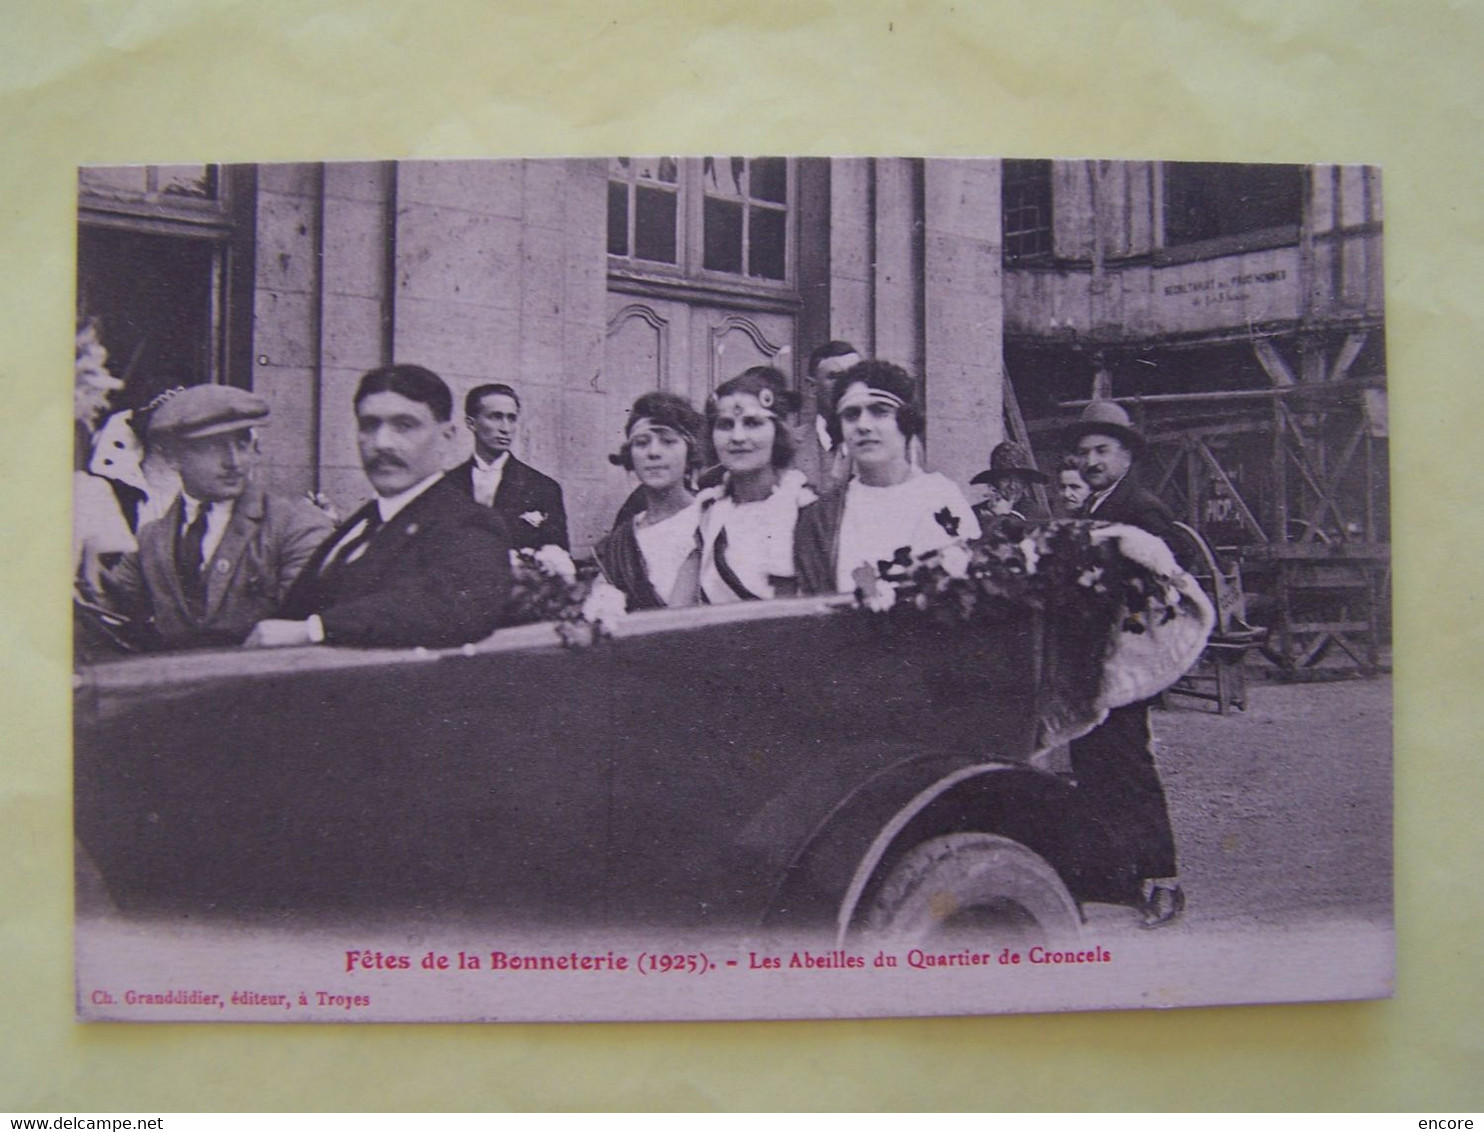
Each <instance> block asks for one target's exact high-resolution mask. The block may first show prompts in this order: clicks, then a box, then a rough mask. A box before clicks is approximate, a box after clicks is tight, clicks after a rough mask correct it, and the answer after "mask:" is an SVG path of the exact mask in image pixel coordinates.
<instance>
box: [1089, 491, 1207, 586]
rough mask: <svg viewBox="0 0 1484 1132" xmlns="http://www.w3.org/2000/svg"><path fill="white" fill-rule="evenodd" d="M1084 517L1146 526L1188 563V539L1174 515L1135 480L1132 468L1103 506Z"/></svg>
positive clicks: (1104, 521) (1181, 561)
mask: <svg viewBox="0 0 1484 1132" xmlns="http://www.w3.org/2000/svg"><path fill="white" fill-rule="evenodd" d="M1083 518H1086V519H1093V520H1096V521H1098V522H1102V523H1127V524H1128V525H1129V526H1131V527H1138V528H1140V529H1141V530H1146V531H1148V532H1149V533H1150V534H1152V535H1156V536H1158V537H1159V538H1160V539H1162V540H1164V543H1165V545H1166V546H1168V547H1169V548H1170V550H1171V551H1173V552H1174V554H1175V556H1176V558H1177V559H1179V560H1180V565H1181V566H1186V567H1188V566H1189V563H1187V562H1186V561H1185V560H1184V559H1185V554H1184V549H1183V548H1184V547H1185V540H1184V539H1182V538H1180V536H1179V535H1178V533H1177V532H1176V529H1175V517H1174V516H1173V515H1172V514H1170V509H1169V508H1168V507H1166V506H1165V505H1164V503H1163V502H1161V500H1160V498H1159V496H1157V495H1155V494H1154V493H1153V492H1151V491H1145V490H1144V489H1143V488H1142V487H1140V486H1139V485H1138V484H1137V483H1136V482H1135V481H1134V473H1133V471H1132V470H1131V471H1130V472H1129V474H1128V475H1126V476H1124V477H1123V479H1122V480H1120V481H1119V484H1118V486H1117V487H1115V488H1114V489H1113V491H1112V493H1111V494H1110V495H1109V496H1108V498H1107V499H1105V500H1103V502H1102V506H1100V507H1099V508H1098V509H1097V510H1096V511H1094V512H1092V513H1091V514H1084V515H1083Z"/></svg>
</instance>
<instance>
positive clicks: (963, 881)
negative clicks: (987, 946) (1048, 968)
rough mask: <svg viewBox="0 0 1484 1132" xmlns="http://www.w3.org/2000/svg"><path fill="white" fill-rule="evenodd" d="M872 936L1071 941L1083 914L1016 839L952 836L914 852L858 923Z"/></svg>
mask: <svg viewBox="0 0 1484 1132" xmlns="http://www.w3.org/2000/svg"><path fill="white" fill-rule="evenodd" d="M859 922H860V925H861V929H862V931H863V933H864V934H865V935H867V936H870V937H881V938H883V939H885V938H892V939H897V940H914V941H925V940H929V939H951V938H953V937H960V936H961V937H964V938H972V939H974V940H976V941H981V942H982V941H984V940H985V939H986V938H990V939H994V940H995V941H997V942H998V941H1001V940H1003V941H1004V942H1006V943H1012V942H1022V943H1025V944H1026V945H1030V944H1033V943H1041V944H1045V945H1052V944H1058V943H1063V942H1071V941H1072V940H1075V939H1076V937H1077V935H1078V933H1079V932H1080V930H1081V927H1082V914H1081V912H1080V911H1079V909H1078V907H1077V902H1076V901H1075V900H1074V899H1073V898H1072V894H1071V893H1070V892H1068V891H1067V886H1066V885H1065V884H1063V883H1062V879H1061V877H1060V876H1058V875H1057V872H1056V870H1055V869H1053V868H1052V867H1051V866H1050V865H1049V864H1047V863H1046V861H1045V860H1044V859H1043V858H1042V857H1040V856H1038V855H1037V854H1035V853H1033V852H1032V851H1031V850H1029V849H1027V848H1026V847H1025V846H1024V845H1022V844H1021V843H1020V842H1018V841H1012V840H1010V839H1009V838H1008V837H999V836H996V835H994V834H989V833H950V834H947V835H945V836H942V837H935V838H933V839H932V840H930V841H924V842H923V843H922V844H920V845H917V846H915V847H914V848H913V849H911V850H910V851H909V852H908V853H907V854H906V856H904V857H903V858H902V859H901V860H899V861H898V862H897V863H896V864H895V865H894V866H893V867H892V869H891V871H890V873H888V874H887V876H886V879H885V880H884V881H883V882H882V884H881V887H880V888H879V889H878V890H877V893H876V897H875V899H874V900H872V901H871V902H870V904H869V906H868V907H867V908H866V909H865V911H864V913H863V915H862V916H861V918H860V921H859Z"/></svg>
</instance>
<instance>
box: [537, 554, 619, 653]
mask: <svg viewBox="0 0 1484 1132" xmlns="http://www.w3.org/2000/svg"><path fill="white" fill-rule="evenodd" d="M510 572H511V587H510V605H509V607H508V609H509V615H510V621H511V622H512V623H513V624H516V625H525V624H530V623H532V622H538V621H551V622H555V628H556V631H557V635H558V636H559V637H561V639H562V643H563V644H564V645H569V646H576V645H590V644H592V643H593V642H594V641H596V640H599V639H600V638H602V637H604V636H607V635H608V634H609V633H610V632H611V630H612V628H613V626H614V624H616V623H617V622H618V620H619V619H620V618H621V617H623V615H624V608H625V604H626V600H627V599H625V597H624V594H623V591H622V590H620V589H618V588H617V587H616V586H614V585H613V584H612V583H611V582H609V581H608V580H607V579H606V578H604V577H603V576H602V574H601V573H599V571H598V568H597V566H596V565H591V566H586V565H585V566H584V567H583V568H581V569H579V568H578V567H577V564H576V563H574V562H573V561H572V556H571V555H569V554H568V553H567V552H566V551H565V550H563V549H562V548H561V547H559V546H552V545H548V546H543V547H541V548H539V549H536V550H532V549H521V550H512V551H511V552H510Z"/></svg>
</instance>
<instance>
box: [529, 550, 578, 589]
mask: <svg viewBox="0 0 1484 1132" xmlns="http://www.w3.org/2000/svg"><path fill="white" fill-rule="evenodd" d="M535 558H536V565H537V566H539V567H541V570H542V572H543V573H546V574H550V575H552V576H553V577H556V578H560V579H562V581H564V582H575V581H576V580H577V567H576V566H575V565H574V564H573V562H572V556H571V555H570V554H568V553H567V552H566V551H565V550H563V549H562V548H561V547H559V546H557V545H556V544H555V543H547V544H546V545H545V546H543V547H542V548H541V549H540V550H538V551H536V554H535Z"/></svg>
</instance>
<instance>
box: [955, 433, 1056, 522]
mask: <svg viewBox="0 0 1484 1132" xmlns="http://www.w3.org/2000/svg"><path fill="white" fill-rule="evenodd" d="M969 482H970V483H971V484H983V485H984V486H985V491H986V498H985V499H984V501H983V502H981V503H977V504H975V505H974V513H975V514H976V515H977V516H979V524H980V526H982V527H983V528H984V531H985V533H986V534H988V533H989V532H991V531H996V532H1000V533H1003V534H1005V535H1007V536H1008V537H1010V538H1014V539H1019V538H1021V537H1022V536H1023V535H1024V533H1025V526H1026V524H1027V523H1028V522H1029V521H1030V518H1029V517H1028V513H1029V512H1030V511H1031V510H1032V506H1033V503H1034V499H1033V497H1032V495H1031V488H1032V487H1034V486H1035V485H1036V484H1038V483H1045V482H1046V474H1045V473H1044V472H1042V471H1041V470H1040V469H1038V468H1037V467H1036V464H1035V461H1034V460H1032V459H1031V454H1030V452H1029V451H1027V449H1026V447H1025V446H1024V445H1023V444H1017V443H1016V442H1015V441H1013V440H1004V441H1001V442H1000V443H999V444H996V445H995V446H994V451H992V452H991V453H990V454H989V469H988V470H987V471H983V472H980V473H979V474H978V475H977V476H975V477H974V478H973V479H971V480H970V481H969ZM1035 518H1036V519H1038V520H1040V519H1044V518H1046V516H1045V515H1042V514H1036V516H1035Z"/></svg>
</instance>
